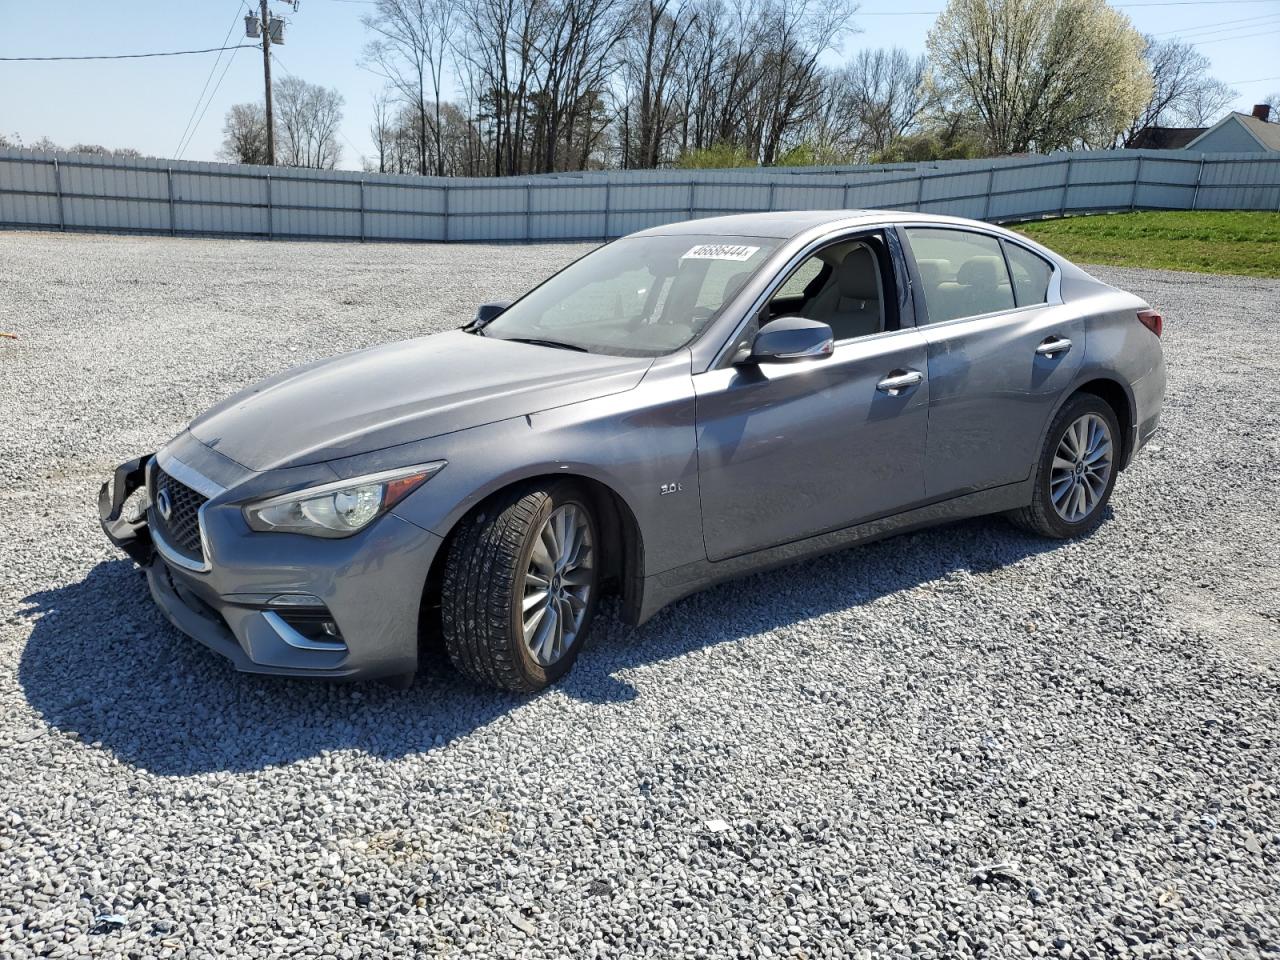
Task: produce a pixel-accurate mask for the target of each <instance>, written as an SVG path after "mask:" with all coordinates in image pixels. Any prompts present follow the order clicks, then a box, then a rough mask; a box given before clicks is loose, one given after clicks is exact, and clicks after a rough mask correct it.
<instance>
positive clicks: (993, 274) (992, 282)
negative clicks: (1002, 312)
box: [956, 257, 1007, 287]
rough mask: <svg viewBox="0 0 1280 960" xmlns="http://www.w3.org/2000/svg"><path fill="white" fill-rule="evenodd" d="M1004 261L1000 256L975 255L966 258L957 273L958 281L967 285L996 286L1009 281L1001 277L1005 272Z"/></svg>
mask: <svg viewBox="0 0 1280 960" xmlns="http://www.w3.org/2000/svg"><path fill="white" fill-rule="evenodd" d="M1004 272H1005V271H1004V261H1003V260H1001V259H1000V258H999V257H974V258H973V259H971V260H966V261H965V262H964V265H963V266H961V267H960V270H959V272H958V273H957V274H956V282H957V283H962V284H964V285H965V286H966V287H994V286H996V285H997V284H999V283H1002V282H1007V280H1006V278H1004V277H1001V274H1002V273H1004Z"/></svg>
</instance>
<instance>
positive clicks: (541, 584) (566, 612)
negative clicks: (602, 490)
mask: <svg viewBox="0 0 1280 960" xmlns="http://www.w3.org/2000/svg"><path fill="white" fill-rule="evenodd" d="M592 546H593V545H592V543H591V523H590V520H589V519H588V518H587V515H586V511H585V510H584V509H583V508H582V507H579V506H577V505H576V504H572V503H566V504H564V505H563V506H561V507H557V508H556V509H555V510H553V511H552V512H551V515H550V516H548V517H547V519H546V521H545V522H544V523H543V525H542V529H541V530H540V531H538V537H537V539H536V540H535V541H534V544H533V552H532V553H531V554H530V556H529V567H528V569H527V570H526V571H525V575H524V592H523V600H522V604H523V605H522V607H521V610H520V622H521V626H522V628H523V631H524V643H525V646H526V647H527V648H528V650H529V653H530V655H531V656H532V657H533V659H534V660H536V661H537V662H538V663H539V664H540V665H541V666H544V667H548V666H551V665H552V664H554V663H555V662H556V661H557V660H559V659H560V658H561V657H563V656H564V654H565V652H566V651H568V650H569V648H570V647H572V646H573V642H574V640H575V639H576V638H577V636H578V632H579V631H580V630H581V629H582V621H583V618H584V617H585V616H586V613H587V609H588V607H589V604H588V601H589V600H590V599H591V589H592V585H593V583H594V579H595V578H594V576H593V573H592V564H593V563H594V557H593V552H592Z"/></svg>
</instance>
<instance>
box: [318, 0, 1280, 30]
mask: <svg viewBox="0 0 1280 960" xmlns="http://www.w3.org/2000/svg"><path fill="white" fill-rule="evenodd" d="M333 2H334V3H373V2H375V0H333ZM1274 2H1275V0H1152V2H1147V3H1113V4H1111V6H1113V7H1116V8H1125V9H1132V8H1135V7H1212V6H1216V5H1218V4H1220V3H1232V4H1237V3H1274ZM940 13H942V11H941V10H859V11H858V12H857V13H856V14H855V16H856V17H936V16H938V14H940ZM1246 19H1254V18H1252V17H1250V18H1246ZM1170 32H1176V31H1170Z"/></svg>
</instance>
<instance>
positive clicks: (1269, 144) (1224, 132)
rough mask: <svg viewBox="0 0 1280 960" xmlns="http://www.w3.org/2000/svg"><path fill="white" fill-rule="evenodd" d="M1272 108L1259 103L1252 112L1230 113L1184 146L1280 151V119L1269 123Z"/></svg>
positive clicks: (1200, 149) (1199, 150)
mask: <svg viewBox="0 0 1280 960" xmlns="http://www.w3.org/2000/svg"><path fill="white" fill-rule="evenodd" d="M1270 116H1271V108H1270V107H1269V106H1267V105H1266V104H1265V103H1260V104H1258V105H1257V106H1256V107H1254V108H1253V114H1252V115H1250V114H1247V113H1228V114H1227V115H1226V116H1225V117H1223V118H1222V119H1221V120H1219V121H1218V122H1217V123H1215V124H1214V125H1213V126H1212V127H1210V128H1209V129H1208V130H1206V131H1205V132H1204V133H1202V134H1200V135H1199V136H1198V137H1196V138H1195V139H1194V140H1192V141H1191V142H1190V143H1188V144H1187V145H1186V147H1184V148H1183V149H1185V150H1194V151H1196V152H1197V153H1280V123H1268V122H1267V120H1268V118H1269V117H1270Z"/></svg>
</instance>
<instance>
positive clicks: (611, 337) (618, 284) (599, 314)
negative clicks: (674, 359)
mask: <svg viewBox="0 0 1280 960" xmlns="http://www.w3.org/2000/svg"><path fill="white" fill-rule="evenodd" d="M781 242H782V241H781V240H778V239H774V238H766V237H723V236H699V235H696V234H694V235H690V234H686V235H683V236H665V237H627V238H624V239H622V240H618V241H615V242H614V243H611V244H608V245H607V246H603V247H601V248H600V249H598V250H595V251H593V252H592V253H589V254H587V255H586V256H585V257H583V258H582V259H581V260H579V261H577V262H576V263H572V264H570V265H569V266H568V267H566V268H565V269H564V270H562V271H561V272H560V273H557V274H556V275H555V276H554V277H552V278H551V279H549V280H548V281H547V282H546V283H544V284H542V285H541V286H540V287H537V288H535V289H534V290H532V291H531V292H530V293H528V294H526V295H525V297H524V298H523V299H521V300H519V301H517V302H516V303H515V304H513V305H512V306H511V307H509V308H508V309H507V310H506V311H504V312H503V313H501V314H499V315H498V316H497V317H496V318H494V319H493V320H492V321H491V322H490V323H489V324H487V325H486V326H485V327H484V328H483V331H482V332H483V333H484V335H485V336H487V337H499V338H501V339H504V340H532V341H539V342H542V343H544V344H546V345H549V346H563V347H568V348H570V349H578V350H588V351H590V352H592V353H610V354H621V355H624V356H659V355H661V354H664V353H670V352H671V351H672V350H676V349H678V348H680V347H682V346H684V345H685V344H686V343H688V342H689V341H691V340H693V339H694V337H696V336H698V334H700V333H701V332H702V331H703V329H705V327H706V326H707V324H708V323H710V322H711V321H712V320H713V319H715V317H716V315H717V314H719V312H720V311H721V310H722V309H723V308H724V306H725V305H726V304H727V303H728V302H729V301H730V300H732V299H733V297H734V296H735V295H736V294H737V292H738V291H739V290H741V289H742V286H743V284H745V283H746V282H747V279H748V278H749V277H750V276H751V275H752V274H753V273H755V271H756V269H757V268H758V267H759V266H760V264H762V263H763V262H764V261H765V259H766V258H768V256H769V255H770V254H771V253H772V252H773V251H774V250H775V249H777V247H778V245H779V244H780V243H781Z"/></svg>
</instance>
